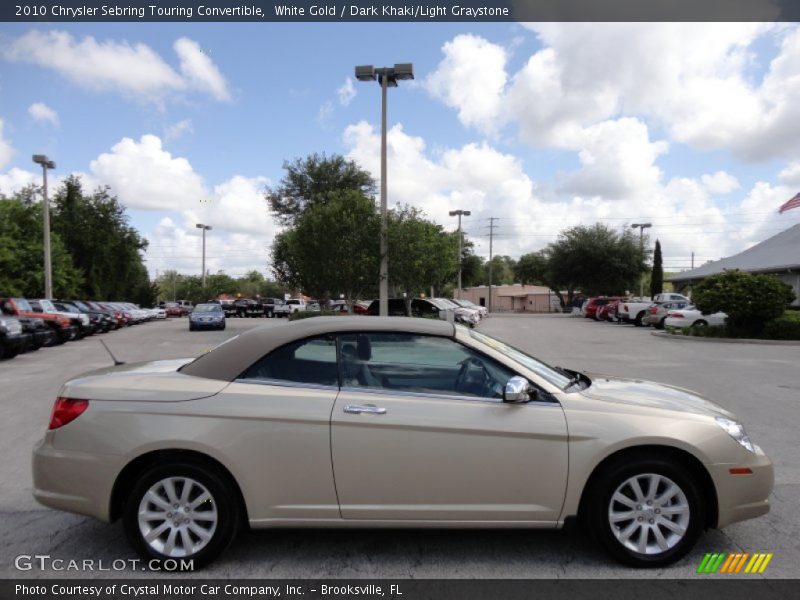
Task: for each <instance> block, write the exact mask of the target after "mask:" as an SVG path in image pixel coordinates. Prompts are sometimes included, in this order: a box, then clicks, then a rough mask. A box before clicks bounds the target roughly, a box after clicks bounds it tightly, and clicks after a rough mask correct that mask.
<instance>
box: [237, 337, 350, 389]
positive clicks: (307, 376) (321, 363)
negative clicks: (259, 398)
mask: <svg viewBox="0 0 800 600" xmlns="http://www.w3.org/2000/svg"><path fill="white" fill-rule="evenodd" d="M240 379H254V380H264V381H291V382H294V383H308V384H315V385H334V386H338V385H339V376H338V373H337V369H336V340H335V339H334V337H333V336H324V337H315V338H308V339H305V340H300V341H297V342H292V343H291V344H287V345H285V346H281V347H280V348H277V349H275V350H273V351H272V352H270V353H269V354H267V355H266V356H265V357H263V358H262V359H260V360H259V361H258V362H256V363H255V364H253V365H252V366H250V368H248V369H247V371H245V372H244V373H243V374H242V376H241V377H240Z"/></svg>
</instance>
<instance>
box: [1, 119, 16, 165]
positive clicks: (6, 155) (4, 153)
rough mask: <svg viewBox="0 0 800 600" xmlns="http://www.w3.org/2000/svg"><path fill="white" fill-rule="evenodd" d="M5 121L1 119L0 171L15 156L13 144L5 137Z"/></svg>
mask: <svg viewBox="0 0 800 600" xmlns="http://www.w3.org/2000/svg"><path fill="white" fill-rule="evenodd" d="M3 126H4V123H3V119H0V169H2V168H3V167H4V166H6V164H8V161H10V160H11V157H12V156H13V154H14V148H12V147H11V142H9V141H8V140H7V139H5V138H4V137H3Z"/></svg>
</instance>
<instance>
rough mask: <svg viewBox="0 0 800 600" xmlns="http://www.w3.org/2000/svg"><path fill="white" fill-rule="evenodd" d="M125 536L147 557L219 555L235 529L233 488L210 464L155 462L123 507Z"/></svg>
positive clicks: (202, 559)
mask: <svg viewBox="0 0 800 600" xmlns="http://www.w3.org/2000/svg"><path fill="white" fill-rule="evenodd" d="M123 519H124V526H125V533H126V534H127V536H128V540H129V541H130V542H131V545H132V546H133V547H134V549H135V550H136V551H137V552H138V553H139V554H140V555H141V556H142V557H143V558H144V559H145V560H148V561H149V560H151V559H158V560H162V561H163V560H167V559H177V561H178V565H180V564H181V559H184V560H186V559H190V560H193V563H194V564H193V568H195V569H197V568H200V567H203V566H205V565H207V564H209V563H210V562H212V561H213V560H214V559H215V558H217V557H218V556H219V555H220V554H221V553H222V552H223V551H224V550H225V549H226V548H227V547H228V546H229V545H230V544H231V542H232V541H233V539H234V538H235V537H236V533H237V531H238V529H239V522H240V510H239V504H238V502H237V499H236V494H235V492H234V490H232V489H231V486H230V484H228V483H227V482H226V481H225V478H223V477H222V476H220V474H219V473H217V472H216V471H215V470H214V469H209V468H207V467H205V466H200V465H196V464H193V463H185V462H179V463H173V464H167V465H159V466H155V467H153V468H151V469H150V470H148V471H146V472H145V473H144V474H143V475H142V476H141V477H140V478H139V480H138V481H137V482H136V484H135V485H134V487H133V490H132V491H131V493H130V495H129V497H128V500H127V502H126V503H125V507H124V515H123Z"/></svg>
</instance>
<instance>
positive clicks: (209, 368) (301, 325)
mask: <svg viewBox="0 0 800 600" xmlns="http://www.w3.org/2000/svg"><path fill="white" fill-rule="evenodd" d="M368 331H397V332H403V333H420V334H423V335H438V336H441V337H453V336H455V331H456V330H455V326H454V325H453V324H452V323H448V322H447V321H441V320H436V319H414V318H409V317H367V316H359V317H313V318H309V319H302V320H300V321H294V322H291V323H290V322H286V323H285V324H282V325H277V326H266V325H265V326H262V327H257V328H256V329H251V330H249V331H246V332H245V333H243V334H241V335H239V336H238V337H236V338H234V339H232V340H230V341H229V342H227V343H224V344H222V345H220V346H218V347H217V348H215V349H214V350H212V351H210V352H206V353H205V354H203V355H201V356H200V357H199V358H197V359H196V360H194V361H193V362H191V363H189V364H188V365H186V366H184V367H183V368H181V370H180V371H181V373H183V374H184V375H193V376H195V377H206V378H208V379H221V380H223V381H233V380H234V379H236V378H237V377H238V376H239V375H241V374H242V373H243V372H244V371H245V369H247V368H248V367H249V366H250V365H252V364H253V363H254V362H256V361H257V360H258V359H259V358H261V357H262V356H264V355H265V354H267V353H269V352H271V351H272V350H274V349H275V348H278V347H280V346H283V345H284V344H288V343H290V342H293V341H295V340H300V339H303V338H307V337H314V336H317V335H324V334H326V333H345V332H368Z"/></svg>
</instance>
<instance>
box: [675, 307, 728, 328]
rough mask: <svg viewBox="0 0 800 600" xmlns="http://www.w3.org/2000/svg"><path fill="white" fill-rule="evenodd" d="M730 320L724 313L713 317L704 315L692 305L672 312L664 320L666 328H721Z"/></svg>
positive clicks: (715, 314) (717, 313) (718, 313)
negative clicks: (726, 320)
mask: <svg viewBox="0 0 800 600" xmlns="http://www.w3.org/2000/svg"><path fill="white" fill-rule="evenodd" d="M727 318H728V315H726V314H725V313H724V312H716V313H714V314H712V315H704V314H703V313H702V312H700V311H699V310H697V308H696V307H695V306H694V305H693V304H692V305H690V306H687V307H686V308H681V309H678V310H671V311H669V312H668V313H667V317H666V318H665V319H664V326H665V327H679V328H681V329H683V328H684V327H692V326H697V327H706V326H709V327H721V326H723V325H725V319H727Z"/></svg>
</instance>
